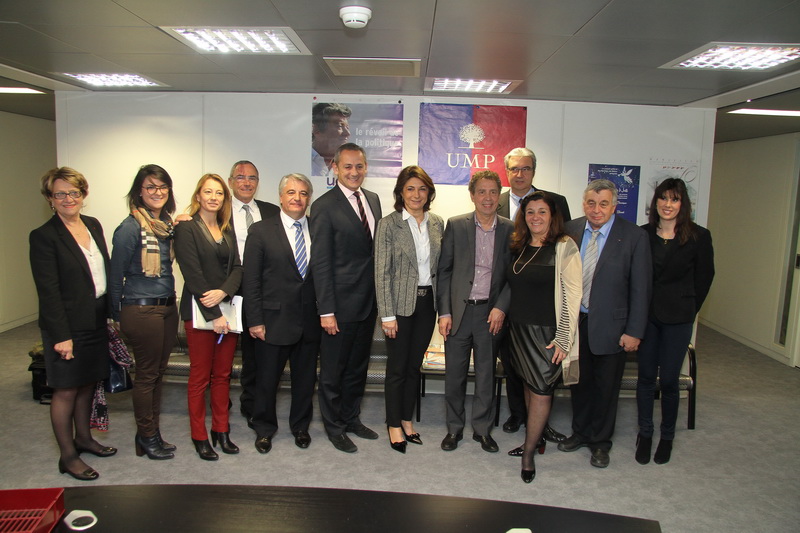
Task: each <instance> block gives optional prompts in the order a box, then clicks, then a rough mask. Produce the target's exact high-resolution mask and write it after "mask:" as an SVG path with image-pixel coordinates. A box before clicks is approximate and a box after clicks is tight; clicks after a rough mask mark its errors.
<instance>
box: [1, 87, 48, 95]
mask: <svg viewBox="0 0 800 533" xmlns="http://www.w3.org/2000/svg"><path fill="white" fill-rule="evenodd" d="M0 94H45V93H44V92H43V91H37V90H36V89H30V88H28V87H0Z"/></svg>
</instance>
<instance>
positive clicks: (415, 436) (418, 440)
mask: <svg viewBox="0 0 800 533" xmlns="http://www.w3.org/2000/svg"><path fill="white" fill-rule="evenodd" d="M403 436H404V437H405V438H406V440H407V441H408V442H410V443H412V444H420V445H421V444H422V439H421V438H420V436H419V433H412V434H410V435H407V434H406V432H405V430H403Z"/></svg>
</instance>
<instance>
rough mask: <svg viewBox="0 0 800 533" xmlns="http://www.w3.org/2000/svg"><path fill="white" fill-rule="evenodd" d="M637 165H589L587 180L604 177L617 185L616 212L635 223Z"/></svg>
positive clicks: (638, 167) (639, 170) (637, 194)
mask: <svg viewBox="0 0 800 533" xmlns="http://www.w3.org/2000/svg"><path fill="white" fill-rule="evenodd" d="M640 174H641V167H640V166H638V165H600V164H590V165H589V181H594V180H600V179H605V180H609V181H610V182H612V183H613V184H614V185H616V186H617V195H618V196H619V200H618V202H617V211H616V214H617V215H618V216H621V217H622V218H624V219H625V220H627V221H629V222H633V223H634V224H636V215H637V212H638V209H639V175H640Z"/></svg>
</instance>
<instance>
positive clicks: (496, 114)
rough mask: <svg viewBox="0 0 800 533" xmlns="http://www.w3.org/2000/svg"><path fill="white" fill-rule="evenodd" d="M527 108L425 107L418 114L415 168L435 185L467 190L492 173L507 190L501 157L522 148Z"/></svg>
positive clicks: (444, 105)
mask: <svg viewBox="0 0 800 533" xmlns="http://www.w3.org/2000/svg"><path fill="white" fill-rule="evenodd" d="M527 113H528V110H527V108H526V107H515V106H493V105H463V104H426V103H423V104H421V105H420V109H419V158H418V162H419V166H421V167H422V168H424V169H425V171H426V172H427V173H428V175H429V176H430V177H431V178H432V179H433V181H434V183H445V184H451V185H466V184H467V183H469V178H470V176H472V174H473V173H475V172H477V171H480V170H492V171H494V172H497V173H498V174H499V175H500V179H501V180H502V182H503V185H504V186H507V185H508V179H507V178H506V173H505V165H504V164H503V158H504V157H505V155H506V154H507V153H508V152H510V151H511V150H512V149H513V148H517V147H519V146H525V125H526V122H527Z"/></svg>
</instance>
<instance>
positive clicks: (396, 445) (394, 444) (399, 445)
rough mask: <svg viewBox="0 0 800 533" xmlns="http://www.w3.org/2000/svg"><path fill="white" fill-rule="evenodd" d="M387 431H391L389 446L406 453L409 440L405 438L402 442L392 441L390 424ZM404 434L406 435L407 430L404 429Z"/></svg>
mask: <svg viewBox="0 0 800 533" xmlns="http://www.w3.org/2000/svg"><path fill="white" fill-rule="evenodd" d="M401 431H402V429H401ZM386 432H387V433H389V446H391V447H392V449H393V450H395V451H397V452H400V453H406V445H407V442H406V441H405V440H403V441H402V442H392V434H391V433H390V432H389V426H386ZM403 434H404V435H405V431H403Z"/></svg>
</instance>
